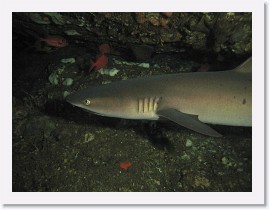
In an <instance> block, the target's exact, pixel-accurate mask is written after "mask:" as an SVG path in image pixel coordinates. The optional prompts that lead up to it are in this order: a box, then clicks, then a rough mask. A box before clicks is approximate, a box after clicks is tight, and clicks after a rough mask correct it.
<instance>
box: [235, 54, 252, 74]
mask: <svg viewBox="0 0 270 210" xmlns="http://www.w3.org/2000/svg"><path fill="white" fill-rule="evenodd" d="M233 71H237V72H252V57H250V58H248V59H247V60H246V61H245V62H244V63H242V64H241V65H239V66H237V67H236V68H235V69H233Z"/></svg>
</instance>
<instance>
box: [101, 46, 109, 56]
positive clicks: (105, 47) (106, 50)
mask: <svg viewBox="0 0 270 210" xmlns="http://www.w3.org/2000/svg"><path fill="white" fill-rule="evenodd" d="M110 51H111V50H110V46H109V45H108V44H102V45H100V46H99V52H100V54H102V55H104V54H108V53H110Z"/></svg>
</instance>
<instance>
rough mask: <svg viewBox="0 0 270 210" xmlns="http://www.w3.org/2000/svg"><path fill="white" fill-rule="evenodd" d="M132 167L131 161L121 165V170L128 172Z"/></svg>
mask: <svg viewBox="0 0 270 210" xmlns="http://www.w3.org/2000/svg"><path fill="white" fill-rule="evenodd" d="M130 166H132V163H131V162H129V161H126V162H122V163H120V168H122V169H125V170H127V169H128V168H129V167H130Z"/></svg>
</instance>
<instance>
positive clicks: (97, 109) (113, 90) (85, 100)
mask: <svg viewBox="0 0 270 210" xmlns="http://www.w3.org/2000/svg"><path fill="white" fill-rule="evenodd" d="M66 101H67V102H69V103H71V104H72V105H74V106H77V107H80V108H83V109H85V110H87V111H91V112H93V113H95V114H98V115H102V116H107V117H120V118H130V117H131V118H132V114H133V111H137V110H136V108H137V105H136V101H135V100H131V99H130V98H129V97H128V96H126V95H124V91H123V90H121V89H120V88H118V87H116V86H114V87H112V85H111V84H109V85H101V86H99V87H93V88H86V89H83V90H80V91H78V92H75V93H72V94H70V95H69V96H67V97H66Z"/></svg>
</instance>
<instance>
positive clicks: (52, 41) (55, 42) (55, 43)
mask: <svg viewBox="0 0 270 210" xmlns="http://www.w3.org/2000/svg"><path fill="white" fill-rule="evenodd" d="M40 40H41V41H43V42H45V43H46V44H47V45H48V46H51V47H57V48H60V47H65V46H67V45H68V42H67V40H66V39H64V38H63V37H60V36H48V37H46V38H45V39H44V38H40Z"/></svg>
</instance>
